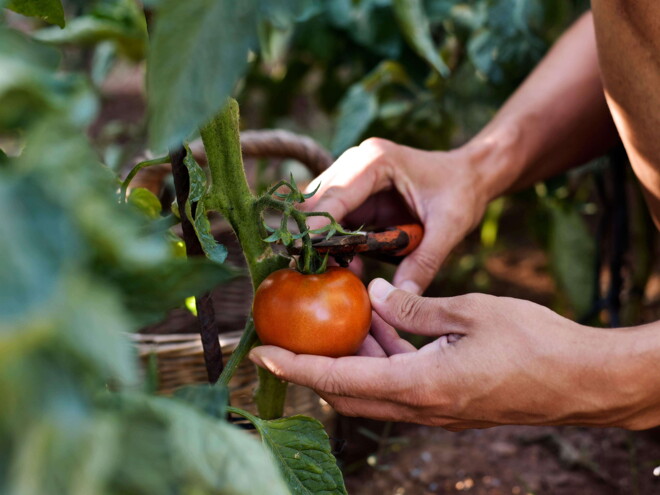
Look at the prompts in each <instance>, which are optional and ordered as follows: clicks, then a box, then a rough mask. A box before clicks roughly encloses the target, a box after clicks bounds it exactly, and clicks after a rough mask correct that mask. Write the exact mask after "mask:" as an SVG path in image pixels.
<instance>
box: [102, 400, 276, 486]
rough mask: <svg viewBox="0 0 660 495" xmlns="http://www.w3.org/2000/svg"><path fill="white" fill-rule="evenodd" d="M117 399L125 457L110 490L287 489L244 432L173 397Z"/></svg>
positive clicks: (259, 447) (263, 451)
mask: <svg viewBox="0 0 660 495" xmlns="http://www.w3.org/2000/svg"><path fill="white" fill-rule="evenodd" d="M119 399H120V400H119V401H118V407H119V411H120V412H121V413H122V421H123V423H124V424H125V425H126V427H125V428H124V432H123V434H122V436H121V437H120V441H121V444H122V445H124V456H125V457H124V458H123V459H122V462H121V464H120V470H118V471H116V472H115V473H114V475H115V478H114V480H113V485H114V488H115V489H114V490H113V491H112V493H117V494H121V493H135V494H139V495H143V494H144V495H148V494H149V495H151V494H154V493H172V490H176V491H175V492H174V493H195V494H198V493H199V494H200V495H201V494H204V495H205V494H208V495H211V494H217V493H228V494H229V493H231V494H236V495H254V494H255V493H268V494H269V495H270V494H273V495H280V494H281V495H284V494H288V493H289V492H288V491H287V489H286V487H285V485H284V483H283V481H282V479H281V476H280V475H279V473H278V472H277V468H276V466H275V465H274V464H273V461H272V459H271V458H270V456H269V455H268V453H267V451H266V450H265V449H264V448H263V447H262V446H261V445H259V442H258V441H257V440H256V439H254V438H251V437H250V435H248V434H246V433H245V432H243V431H240V430H239V429H237V428H235V427H233V426H231V425H229V424H228V423H226V422H225V421H220V420H218V419H216V418H214V417H212V416H208V415H206V414H204V413H201V412H198V411H196V410H195V409H194V408H192V407H190V406H187V405H185V404H183V403H181V401H179V400H177V399H167V398H164V397H144V396H135V395H133V396H131V395H124V396H122V397H120V398H119ZM158 466H160V468H161V469H154V468H156V467H158ZM145 467H146V468H147V469H145ZM175 487H177V488H175Z"/></svg>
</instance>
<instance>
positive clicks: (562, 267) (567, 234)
mask: <svg viewBox="0 0 660 495" xmlns="http://www.w3.org/2000/svg"><path fill="white" fill-rule="evenodd" d="M544 204H546V206H547V207H548V208H549V210H550V237H549V241H550V244H549V252H550V260H551V264H552V267H553V269H554V272H555V275H556V277H557V281H558V282H559V286H560V288H561V289H562V290H563V291H564V292H565V293H566V295H567V296H568V300H569V301H570V303H571V305H572V306H573V308H574V310H575V312H576V315H577V316H578V317H580V316H584V315H585V314H587V312H588V311H589V309H590V308H591V305H592V303H593V300H594V278H595V274H594V266H595V265H594V260H595V255H596V245H595V241H594V238H593V236H592V235H591V234H590V233H589V231H588V229H587V226H586V224H585V222H584V219H583V218H582V216H581V215H580V213H579V212H578V210H577V209H576V208H574V207H573V205H572V204H570V203H569V204H560V203H558V202H557V201H555V200H553V199H548V200H546V201H544Z"/></svg>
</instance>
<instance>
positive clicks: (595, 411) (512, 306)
mask: <svg viewBox="0 0 660 495" xmlns="http://www.w3.org/2000/svg"><path fill="white" fill-rule="evenodd" d="M369 290H370V297H371V301H372V306H373V308H374V310H375V314H374V316H375V319H374V325H373V328H372V334H371V336H370V337H369V338H368V340H367V341H365V344H364V345H363V347H362V349H361V352H360V354H361V355H360V356H350V357H342V358H338V359H333V358H328V357H321V356H311V355H295V354H293V353H291V352H288V351H286V350H284V349H281V348H279V347H273V346H261V347H257V348H255V349H253V350H252V352H251V353H250V358H251V359H252V360H253V361H254V362H255V363H256V364H258V365H259V366H262V367H265V368H267V369H268V370H270V371H271V372H272V373H274V374H275V375H276V376H278V377H279V378H282V379H284V380H288V381H291V382H294V383H298V384H300V385H304V386H307V387H310V388H312V389H314V390H315V391H316V392H317V393H318V394H319V395H320V396H321V397H323V398H324V399H325V400H326V401H327V402H328V403H330V404H331V405H332V406H333V407H334V408H335V409H336V410H337V411H338V412H339V413H341V414H344V415H347V416H362V417H368V418H374V419H380V420H392V421H407V422H413V423H422V424H428V425H438V426H443V427H445V428H447V429H451V430H460V429H466V428H485V427H490V426H495V425H501V424H537V425H538V424H573V425H576V424H579V425H598V426H606V425H619V426H626V425H627V423H626V421H627V419H628V417H629V415H630V413H631V411H632V410H633V409H634V408H635V406H636V405H637V404H636V403H635V398H634V397H633V395H634V394H630V391H629V390H626V388H627V384H626V383H619V382H617V380H619V379H620V378H619V374H617V373H616V371H615V370H616V364H615V363H616V359H615V358H616V357H617V356H619V354H618V353H617V352H618V351H617V350H618V347H619V346H618V342H617V341H616V340H613V339H615V338H616V336H617V334H616V333H615V331H611V330H602V329H594V328H589V327H583V326H580V325H578V324H576V323H574V322H571V321H569V320H567V319H565V318H563V317H561V316H559V315H557V314H556V313H554V312H552V311H550V310H549V309H547V308H545V307H542V306H539V305H537V304H534V303H531V302H528V301H523V300H518V299H511V298H502V297H494V296H488V295H483V294H468V295H464V296H457V297H451V298H434V299H432V298H422V297H419V296H416V295H413V294H410V293H407V292H404V291H402V290H398V289H394V287H392V286H391V285H390V284H388V283H387V282H385V281H384V280H382V279H377V280H374V281H373V282H372V283H371V285H370V287H369ZM394 328H398V329H402V330H406V331H409V332H413V333H416V334H420V335H427V336H434V337H438V338H437V339H436V340H435V341H433V342H432V343H430V344H428V345H426V346H424V347H422V348H421V349H419V350H416V349H415V348H414V347H413V346H412V345H411V344H409V343H408V342H406V341H404V340H402V339H400V337H399V336H398V334H397V333H396V331H395V330H394ZM628 389H629V387H628Z"/></svg>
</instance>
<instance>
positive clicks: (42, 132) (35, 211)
mask: <svg viewBox="0 0 660 495" xmlns="http://www.w3.org/2000/svg"><path fill="white" fill-rule="evenodd" d="M59 60H60V58H59V54H58V52H57V51H55V50H53V49H51V48H48V47H45V46H43V45H41V44H38V43H35V42H34V41H33V40H31V39H30V37H28V36H25V35H22V34H19V33H17V32H15V31H13V30H10V29H7V28H5V27H2V28H0V70H1V71H2V74H3V81H2V90H1V91H0V108H2V109H3V112H2V114H1V116H0V136H1V139H2V141H1V142H2V147H3V148H4V149H5V150H7V153H4V152H3V154H2V156H3V160H2V165H1V167H0V204H1V205H2V206H3V211H4V212H5V215H4V220H3V222H1V223H0V234H1V237H0V250H1V251H2V253H3V256H2V258H1V259H0V279H1V280H2V284H1V285H0V313H1V314H2V319H1V321H0V393H1V394H2V397H3V407H2V409H1V410H0V492H2V493H7V494H14V493H16V494H18V493H21V494H43V493H49V494H54V495H57V494H85V495H94V494H110V493H135V494H140V493H144V494H147V493H199V494H203V493H214V494H215V493H244V494H251V493H254V490H257V491H258V492H261V493H282V494H284V493H288V490H287V489H286V487H285V485H284V484H283V482H282V481H281V478H280V475H279V473H278V471H277V469H276V467H275V466H274V465H273V464H272V461H271V460H270V458H269V454H268V453H267V451H265V450H264V449H263V447H262V446H260V445H259V443H258V442H256V441H255V440H253V439H251V438H249V436H248V435H247V434H245V433H244V432H241V431H240V430H239V429H237V428H236V427H234V426H232V425H231V424H229V423H228V422H227V421H226V419H225V418H224V417H223V418H218V417H217V415H216V416H210V415H209V412H212V410H210V409H209V408H208V407H202V408H200V409H199V410H198V409H196V408H195V407H193V406H194V405H195V404H194V403H195V402H196V401H193V406H190V405H186V404H183V403H182V402H181V400H182V399H179V398H165V397H152V396H150V395H148V394H145V393H143V392H141V390H142V388H143V386H142V385H141V380H140V377H139V373H138V366H137V364H138V362H137V356H136V353H135V349H134V347H133V344H132V342H131V339H130V338H129V332H130V331H132V330H134V329H136V328H137V327H138V325H139V324H141V323H143V322H144V321H147V320H151V319H153V318H154V317H161V316H162V315H164V313H165V311H166V310H168V309H170V308H172V307H174V306H178V305H180V304H182V302H183V299H184V298H185V297H187V296H189V295H198V294H200V293H202V292H205V291H207V290H209V289H210V288H211V287H213V286H215V285H217V284H218V283H221V282H223V281H227V280H229V279H230V278H231V277H233V276H234V273H233V272H232V271H230V270H228V269H227V268H226V267H225V266H223V265H219V264H217V263H214V262H212V261H209V260H204V259H202V260H195V261H186V260H185V259H182V258H178V257H177V256H176V255H175V254H174V250H173V249H172V248H171V242H172V241H171V240H170V236H169V234H167V232H166V231H165V230H164V229H163V228H162V227H159V222H160V221H161V218H160V205H155V204H154V202H153V198H152V197H150V196H149V195H145V194H144V193H139V192H136V193H133V194H134V195H133V194H132V198H133V199H132V200H130V201H128V202H127V203H123V202H120V201H118V195H117V191H118V189H119V181H118V179H117V177H116V176H115V175H114V173H112V172H111V171H110V170H109V169H108V168H107V167H105V166H104V165H103V164H101V163H100V162H99V160H98V157H97V155H96V153H95V151H94V149H93V147H92V146H91V144H90V142H89V140H88V138H87V137H86V132H85V130H86V128H87V127H88V126H89V124H90V123H91V121H92V119H93V118H94V116H95V112H96V108H97V102H96V98H95V96H94V93H93V92H92V91H91V89H90V88H89V87H88V86H87V84H86V82H85V78H84V77H81V76H80V75H78V74H72V73H68V72H63V73H62V72H60V71H59ZM214 393H215V392H214ZM222 397H226V394H224V395H223V396H222ZM222 397H220V398H217V397H216V398H215V400H216V401H222V400H225V399H223V398H222ZM185 398H187V399H188V400H189V399H190V397H185ZM218 407H220V406H218ZM223 407H224V406H223ZM229 473H231V474H229Z"/></svg>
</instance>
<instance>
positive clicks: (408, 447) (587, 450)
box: [346, 425, 660, 495]
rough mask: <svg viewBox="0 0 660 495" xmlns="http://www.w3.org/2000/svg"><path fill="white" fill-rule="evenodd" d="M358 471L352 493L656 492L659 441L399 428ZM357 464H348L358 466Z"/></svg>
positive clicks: (624, 435) (602, 433)
mask: <svg viewBox="0 0 660 495" xmlns="http://www.w3.org/2000/svg"><path fill="white" fill-rule="evenodd" d="M395 430H396V432H395V433H394V434H393V435H392V436H390V437H389V439H388V440H384V442H383V446H382V447H381V449H380V452H381V453H380V454H378V453H377V452H378V450H376V453H374V454H371V455H370V456H369V457H367V458H366V459H365V461H366V462H364V463H363V464H362V468H361V469H360V470H359V471H358V472H356V473H353V474H351V473H349V474H348V475H347V476H346V485H347V488H348V492H349V493H350V494H352V495H372V494H373V495H404V494H406V495H427V494H444V493H471V494H474V495H504V494H513V495H517V494H536V495H538V494H552V495H575V494H580V495H619V494H631V495H632V494H644V495H646V494H653V493H660V477H658V476H654V474H653V471H654V468H656V466H659V465H660V443H658V441H657V439H654V438H653V437H652V435H651V434H650V433H649V432H627V431H624V430H619V429H613V428H607V429H587V428H570V427H561V428H553V427H523V426H502V427H498V428H492V429H488V430H469V431H464V432H460V433H452V432H448V431H446V430H443V429H441V428H430V427H423V426H411V425H401V426H399V427H397V428H395ZM356 465H359V464H354V465H353V466H356Z"/></svg>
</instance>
